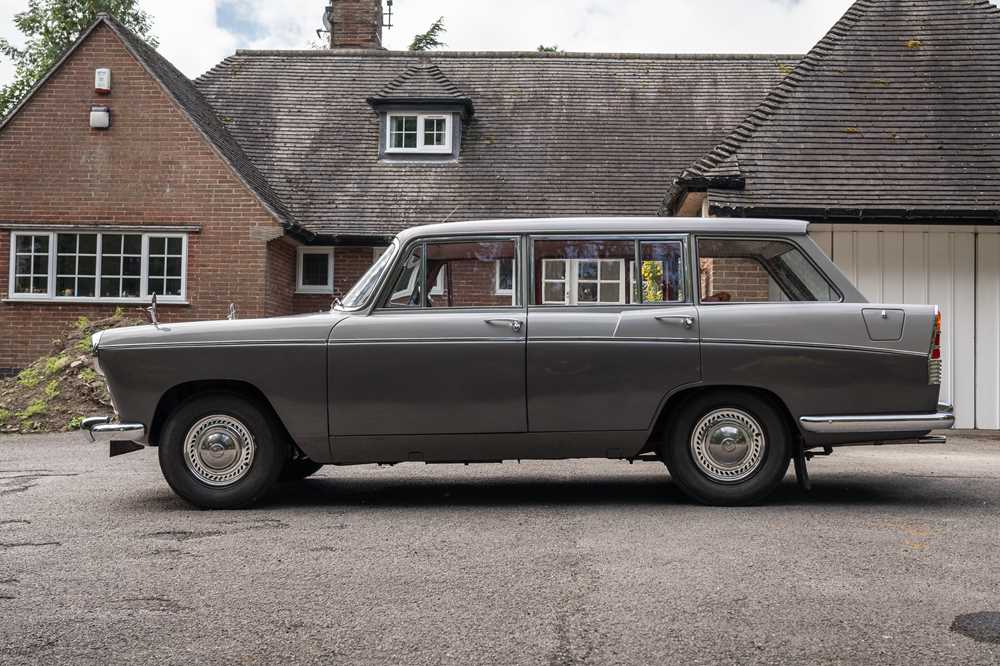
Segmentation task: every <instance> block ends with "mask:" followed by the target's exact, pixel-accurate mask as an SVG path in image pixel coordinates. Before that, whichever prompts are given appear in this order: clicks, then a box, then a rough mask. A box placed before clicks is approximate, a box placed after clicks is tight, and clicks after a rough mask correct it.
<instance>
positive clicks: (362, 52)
mask: <svg viewBox="0 0 1000 666" xmlns="http://www.w3.org/2000/svg"><path fill="white" fill-rule="evenodd" d="M234 55H235V56H273V57H314V58H345V57H360V56H365V57H371V58H418V59H425V60H427V59H437V58H441V59H449V58H511V59H516V58H526V59H527V58H536V59H539V60H546V59H555V60H560V59H562V60H574V59H590V60H755V61H756V60H787V59H795V60H798V59H800V58H802V54H801V53H634V52H633V53H629V52H595V51H565V52H561V53H553V52H541V51H432V52H427V51H419V52H418V51H386V50H381V49H378V50H376V49H336V50H331V49H308V50H305V49H298V50H296V49H291V50H287V49H237V51H236V53H235V54H234ZM230 57H232V56H230Z"/></svg>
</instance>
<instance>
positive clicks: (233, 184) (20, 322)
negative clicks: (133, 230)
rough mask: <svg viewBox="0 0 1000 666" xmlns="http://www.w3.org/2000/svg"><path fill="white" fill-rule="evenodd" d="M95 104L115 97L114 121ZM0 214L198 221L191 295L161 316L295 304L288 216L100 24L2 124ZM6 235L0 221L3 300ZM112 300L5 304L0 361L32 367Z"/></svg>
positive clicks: (106, 221) (68, 220)
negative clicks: (93, 117)
mask: <svg viewBox="0 0 1000 666" xmlns="http://www.w3.org/2000/svg"><path fill="white" fill-rule="evenodd" d="M98 67H110V68H111V70H112V79H113V87H114V90H113V92H112V94H111V95H110V96H108V97H100V96H97V95H95V94H94V92H93V85H94V70H95V69H96V68H98ZM92 104H100V105H107V106H110V107H111V109H112V127H111V129H110V130H106V131H98V130H92V129H90V127H89V110H90V106H91V105H92ZM0 224H3V225H11V224H31V225H43V226H44V225H46V224H60V225H64V224H74V225H90V226H93V227H95V228H100V227H102V226H104V225H110V224H114V225H140V226H143V227H156V226H162V225H167V226H170V225H174V226H176V225H196V226H199V227H200V228H201V231H200V232H199V233H194V234H192V235H191V236H190V238H189V243H188V248H189V255H188V272H187V276H188V300H189V302H190V305H187V306H164V307H162V309H161V314H162V318H163V319H164V320H165V321H170V320H178V319H185V320H190V319H217V318H222V317H224V316H225V315H226V313H227V310H228V306H229V303H230V302H235V303H236V304H237V307H238V308H239V311H240V316H241V317H244V318H246V317H252V316H262V315H269V314H281V313H284V312H288V311H291V310H292V309H293V304H292V301H291V292H292V291H293V289H289V288H288V284H289V281H290V280H291V281H292V285H294V248H293V249H291V257H292V261H291V262H289V249H288V248H287V247H285V245H287V244H286V243H285V242H284V241H276V240H275V239H278V238H280V237H281V236H282V235H283V232H282V229H281V227H280V225H279V224H278V223H277V222H276V221H275V220H274V219H273V218H272V216H271V215H270V214H269V213H268V212H267V211H266V210H265V209H264V208H263V207H262V206H261V205H260V204H259V203H258V201H257V200H256V198H255V197H254V196H253V195H252V194H251V193H250V192H249V191H248V190H247V189H246V188H245V187H244V185H243V184H242V183H241V182H240V181H239V179H238V178H237V177H236V176H235V175H234V174H233V173H232V171H231V169H230V168H229V167H228V165H227V164H226V163H225V162H223V161H222V159H221V158H219V157H218V155H217V154H216V153H215V152H214V151H213V149H212V148H211V147H210V146H209V145H208V144H207V143H206V142H205V141H204V139H203V138H202V136H201V135H200V134H199V133H198V132H197V130H195V128H194V127H193V126H192V125H191V123H190V121H189V120H188V119H187V118H186V117H185V116H184V115H183V114H182V112H181V111H180V110H179V109H178V108H176V106H175V105H174V104H173V102H172V101H171V100H170V98H169V97H168V96H167V95H166V93H165V92H164V91H163V90H162V88H161V87H160V85H159V84H158V83H157V82H156V81H155V79H153V78H152V77H151V76H149V75H148V74H147V72H146V71H145V70H144V69H143V67H142V66H141V65H140V64H139V63H138V62H136V61H135V60H134V59H133V58H132V57H131V55H130V54H129V53H128V51H127V50H126V49H125V47H124V46H123V45H122V44H121V43H120V42H119V40H118V38H117V37H116V36H115V35H114V33H113V32H112V31H111V30H110V29H109V28H107V27H106V26H103V25H101V26H99V27H98V28H97V29H96V30H95V31H94V32H93V33H92V34H91V36H90V37H89V38H88V39H87V40H86V41H85V42H84V43H83V44H82V45H81V46H80V47H79V48H78V49H77V50H76V51H75V52H74V53H73V54H72V55H71V56H70V57H69V59H68V60H67V61H66V63H65V64H64V65H63V66H62V67H61V68H60V69H59V70H58V71H57V72H55V74H54V75H53V76H52V77H51V78H50V80H49V81H48V82H47V83H46V84H45V85H44V86H43V87H42V88H41V89H40V90H39V91H38V93H37V94H36V95H35V96H34V97H33V98H32V99H31V100H29V101H28V103H27V104H26V105H25V106H24V108H22V109H21V111H20V112H19V113H18V114H17V116H15V117H14V118H13V119H12V120H11V122H10V123H9V124H8V125H7V126H6V127H5V128H3V130H0ZM9 244H10V232H9V231H7V230H0V294H2V295H3V297H4V298H6V297H7V295H8V293H9V285H8V275H9V261H10V249H9V248H10V245H9ZM289 271H291V272H289ZM116 307H117V304H115V303H102V304H100V305H92V304H68V303H67V304H55V303H12V302H10V301H7V302H4V303H2V304H0V368H14V367H21V366H23V365H25V364H26V363H28V362H30V361H31V360H33V359H34V358H35V357H37V356H38V355H40V354H42V353H47V352H48V350H49V348H50V344H51V340H52V339H53V338H55V337H56V336H57V335H58V334H59V332H60V331H62V330H63V328H64V327H65V326H66V325H67V324H68V323H69V322H71V321H73V320H75V319H77V318H78V317H81V316H86V317H90V318H97V317H101V316H104V315H107V314H110V313H111V312H113V311H114V309H115V308H116ZM123 307H125V308H126V309H130V308H135V307H136V306H134V305H125V306H123Z"/></svg>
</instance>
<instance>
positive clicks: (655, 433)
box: [644, 384, 801, 452]
mask: <svg viewBox="0 0 1000 666" xmlns="http://www.w3.org/2000/svg"><path fill="white" fill-rule="evenodd" d="M711 393H745V394H747V395H752V396H755V397H757V398H760V399H762V400H764V401H766V402H768V403H769V404H771V405H772V406H773V407H774V408H775V409H776V410H777V411H778V413H779V414H780V415H781V416H782V421H783V423H784V426H785V429H786V433H785V434H786V435H787V436H788V437H789V438H790V440H791V441H792V442H797V441H799V439H800V438H801V432H800V430H799V427H798V425H796V422H795V418H794V417H793V416H792V412H791V410H790V409H788V405H787V404H786V403H785V401H784V400H782V398H781V396H779V395H778V394H777V393H775V392H774V391H770V390H768V389H765V388H761V387H758V386H740V385H731V384H717V385H710V386H705V385H698V386H690V387H688V388H684V389H681V390H679V391H677V392H675V393H674V394H672V395H671V396H670V397H668V398H667V401H666V402H665V403H664V404H663V407H661V408H660V412H659V414H657V417H656V421H655V423H654V426H653V429H652V430H651V431H650V434H649V439H648V441H647V442H646V446H645V448H644V452H649V451H655V450H656V447H657V446H658V445H659V442H660V440H661V439H662V437H663V435H664V434H665V433H666V432H667V431H668V430H669V428H670V425H671V418H672V416H673V415H675V414H677V413H678V412H679V411H680V410H681V409H682V408H683V407H684V405H685V404H687V403H688V402H690V401H691V400H694V399H695V398H698V397H701V396H703V395H707V394H711Z"/></svg>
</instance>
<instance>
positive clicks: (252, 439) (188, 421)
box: [159, 394, 289, 509]
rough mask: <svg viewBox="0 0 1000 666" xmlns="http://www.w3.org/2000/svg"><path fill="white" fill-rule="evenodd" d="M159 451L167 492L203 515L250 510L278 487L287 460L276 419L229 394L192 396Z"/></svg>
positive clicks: (168, 427)
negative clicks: (207, 511) (214, 511)
mask: <svg viewBox="0 0 1000 666" xmlns="http://www.w3.org/2000/svg"><path fill="white" fill-rule="evenodd" d="M159 449H160V450H159V455H160V469H161V470H163V476H164V477H165V478H166V479H167V483H169V484H170V487H171V488H172V489H173V490H174V492H176V493H177V494H178V495H180V496H181V497H182V498H184V499H185V500H187V501H188V502H190V503H192V504H194V505H195V506H198V507H202V508H205V509H242V508H246V507H248V506H250V505H252V504H254V503H255V502H257V501H258V500H259V499H260V498H261V497H263V496H264V495H265V494H266V493H267V492H268V491H269V490H270V489H271V488H272V487H273V486H274V485H275V483H277V481H278V477H279V476H280V474H281V472H282V470H283V469H284V468H285V463H286V461H287V460H288V456H289V450H288V444H287V442H286V441H285V438H284V437H283V434H282V431H281V428H280V427H279V426H278V425H277V424H276V423H275V420H274V417H273V416H271V415H270V414H269V413H268V411H267V410H266V409H265V408H262V407H261V406H260V405H258V404H257V403H255V402H253V401H250V400H247V399H245V398H242V397H240V396H237V395H231V394H211V395H203V396H196V397H194V398H191V399H189V400H188V401H187V402H185V403H184V404H182V405H181V406H180V407H178V409H177V410H176V411H175V412H174V413H173V414H172V415H171V416H170V418H169V419H168V420H167V422H166V424H165V426H164V428H163V434H162V437H161V438H160V447H159Z"/></svg>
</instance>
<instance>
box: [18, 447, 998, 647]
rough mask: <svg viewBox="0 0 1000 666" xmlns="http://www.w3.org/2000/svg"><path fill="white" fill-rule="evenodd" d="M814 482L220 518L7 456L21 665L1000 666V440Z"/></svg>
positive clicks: (621, 473) (331, 492)
mask: <svg viewBox="0 0 1000 666" xmlns="http://www.w3.org/2000/svg"><path fill="white" fill-rule="evenodd" d="M811 471H812V476H813V481H814V483H815V486H816V487H815V490H814V491H813V493H812V494H811V495H804V494H802V493H801V492H800V491H799V490H798V488H797V487H796V485H795V484H794V482H793V480H792V478H791V477H789V478H788V479H787V480H786V483H785V484H784V486H783V487H782V488H781V489H780V490H779V492H778V493H777V495H776V496H775V497H774V498H773V500H772V501H771V502H770V503H768V504H767V505H765V506H762V507H756V508H751V509H735V510H723V509H710V508H704V507H700V506H696V505H693V504H690V503H688V502H687V501H686V500H685V499H684V498H683V497H682V496H681V494H680V493H679V491H678V490H677V489H676V488H675V487H674V486H673V484H672V483H671V482H670V480H669V477H668V475H667V474H666V470H665V468H663V467H662V466H661V465H659V464H657V463H636V464H635V465H632V466H629V465H627V464H625V463H614V462H575V461H573V462H558V463H525V464H520V465H518V464H506V465H477V466H469V467H441V466H424V465H404V466H400V467H396V468H391V469H384V468H383V469H380V468H375V467H360V468H352V469H331V468H328V469H327V470H324V471H323V472H321V473H320V475H318V476H317V477H316V478H314V479H311V480H308V481H305V482H303V483H300V484H296V485H290V486H285V487H283V488H282V489H281V490H280V491H279V492H278V493H277V494H276V495H275V496H274V497H273V498H272V499H271V501H270V502H268V503H267V504H266V505H265V506H263V507H261V508H260V509H257V510H254V511H249V512H219V513H212V512H203V511H196V510H192V509H190V508H189V507H188V506H187V505H185V504H184V503H183V502H182V501H180V500H178V499H176V498H175V497H174V496H173V495H172V494H171V493H170V491H169V489H168V488H167V486H166V483H165V482H164V481H163V480H162V478H161V477H160V474H159V469H158V467H157V465H156V455H155V451H151V450H146V451H143V452H140V453H137V454H133V455H131V456H126V457H124V458H121V459H117V460H114V461H111V460H108V459H107V458H106V451H104V450H98V449H97V448H94V447H89V446H85V445H83V444H82V443H80V442H79V440H78V439H77V437H75V436H65V435H60V436H54V437H53V436H46V437H26V438H17V437H3V438H0V663H3V664H18V663H37V662H56V661H60V662H74V663H107V662H109V661H115V662H141V663H143V664H161V663H163V664H167V663H171V664H180V663H185V664H188V663H209V662H223V661H225V662H247V663H257V662H269V663H279V662H283V663H421V664H423V663H462V664H473V663H552V664H563V663H686V664H691V663H710V662H711V663H718V662H722V663H751V662H759V663H817V662H840V663H852V662H854V663H862V662H864V663H873V662H877V663H900V664H903V663H906V664H913V663H929V662H943V663H984V664H985V663H997V662H998V661H1000V644H997V643H993V642H990V641H991V640H998V638H997V636H998V634H1000V626H993V625H991V623H996V622H997V617H998V616H997V615H989V614H988V613H1000V514H998V509H1000V439H996V438H988V437H982V436H981V437H978V438H973V437H971V436H960V437H954V438H953V439H952V441H951V443H949V444H948V445H947V446H945V447H933V448H931V447H924V448H921V447H893V448H889V447H886V448H879V449H869V448H864V449H853V450H845V451H843V452H840V453H838V454H837V455H835V456H834V457H832V458H830V459H820V460H817V461H815V462H814V463H812V465H811ZM977 613H987V614H985V615H972V614H977ZM956 618H958V619H956ZM991 626H992V629H991ZM958 630H960V631H958ZM968 635H972V636H975V637H976V638H969V637H968Z"/></svg>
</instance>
